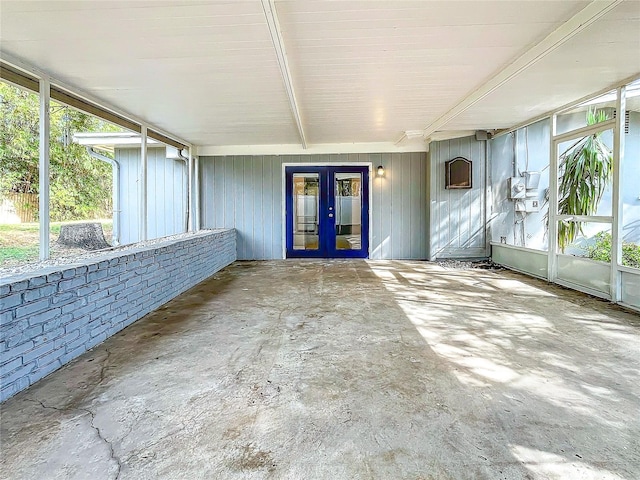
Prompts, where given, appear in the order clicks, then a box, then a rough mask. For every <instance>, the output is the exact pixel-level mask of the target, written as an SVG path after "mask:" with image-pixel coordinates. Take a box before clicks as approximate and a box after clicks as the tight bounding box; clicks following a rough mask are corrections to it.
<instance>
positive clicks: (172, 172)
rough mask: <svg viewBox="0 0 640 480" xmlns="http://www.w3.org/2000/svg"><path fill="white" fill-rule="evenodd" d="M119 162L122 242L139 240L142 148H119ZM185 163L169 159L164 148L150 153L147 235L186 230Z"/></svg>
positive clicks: (153, 235) (167, 233) (151, 237)
mask: <svg viewBox="0 0 640 480" xmlns="http://www.w3.org/2000/svg"><path fill="white" fill-rule="evenodd" d="M116 160H117V161H118V162H119V163H120V243H121V244H123V245H124V244H127V243H133V242H138V241H140V149H139V148H127V149H117V150H116ZM185 175H186V165H185V162H183V161H181V160H173V159H170V158H166V149H165V148H150V149H149V150H148V152H147V215H148V219H149V221H148V224H147V237H148V239H153V238H160V237H165V236H167V235H174V234H177V233H183V232H185V231H186V218H187V217H186V210H187V204H186V195H187V191H186V188H187V178H186V176H185Z"/></svg>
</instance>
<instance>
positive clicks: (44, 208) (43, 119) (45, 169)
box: [38, 77, 51, 260]
mask: <svg viewBox="0 0 640 480" xmlns="http://www.w3.org/2000/svg"><path fill="white" fill-rule="evenodd" d="M50 104H51V88H50V83H49V77H43V78H41V79H40V119H39V123H40V145H39V159H38V172H39V175H38V177H39V195H38V211H39V216H40V260H46V259H47V258H49V255H50V251H49V225H50V218H49V155H50V148H49V139H50V136H51V122H50V115H49V111H50Z"/></svg>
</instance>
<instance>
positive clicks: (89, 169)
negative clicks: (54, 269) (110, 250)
mask: <svg viewBox="0 0 640 480" xmlns="http://www.w3.org/2000/svg"><path fill="white" fill-rule="evenodd" d="M38 110H39V102H38V96H37V95H35V94H33V93H31V92H27V91H25V90H22V89H20V88H18V87H14V86H12V85H9V84H7V83H4V82H0V126H1V131H0V196H1V195H3V194H4V193H6V192H19V193H36V194H37V193H38V189H39V184H38V181H39V175H38V143H39V138H38V130H39V124H38V118H39V112H38ZM50 115H51V141H50V177H49V179H50V185H51V187H50V188H51V190H50V194H51V202H50V211H51V219H52V220H54V221H64V220H80V219H88V218H96V217H99V216H105V215H109V214H110V213H109V211H110V209H111V185H112V172H111V166H110V165H108V164H106V163H104V162H101V161H98V160H95V159H93V158H92V157H91V156H90V155H89V154H88V153H87V152H86V150H85V148H84V147H82V146H80V145H77V144H75V143H73V142H72V138H73V134H74V133H76V132H114V131H119V128H118V127H116V126H114V125H112V124H110V123H107V122H104V121H102V120H100V119H98V118H96V117H93V116H91V115H87V114H85V113H82V112H80V111H78V110H75V109H73V108H70V107H67V106H64V105H61V104H57V103H55V102H52V103H51V112H50Z"/></svg>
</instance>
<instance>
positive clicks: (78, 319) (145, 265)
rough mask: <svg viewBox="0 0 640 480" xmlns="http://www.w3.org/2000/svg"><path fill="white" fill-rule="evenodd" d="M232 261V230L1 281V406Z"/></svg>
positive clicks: (112, 254) (127, 251)
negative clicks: (3, 402) (2, 402)
mask: <svg viewBox="0 0 640 480" xmlns="http://www.w3.org/2000/svg"><path fill="white" fill-rule="evenodd" d="M235 259H236V233H235V230H233V229H229V230H215V231H205V232H199V233H197V234H195V235H193V236H191V237H189V238H186V239H185V238H182V239H174V240H167V241H164V242H158V243H155V244H152V245H149V246H147V247H133V248H130V249H125V250H119V251H112V252H109V253H106V254H104V255H100V256H97V257H93V258H91V259H87V260H83V261H80V262H78V263H74V264H73V265H67V266H60V267H48V268H46V269H43V270H39V271H37V272H32V273H31V274H29V275H28V276H27V275H21V276H14V277H9V278H8V279H6V280H1V281H0V401H4V400H6V399H7V398H9V397H11V396H13V395H15V394H16V393H18V392H19V391H21V390H23V389H25V388H27V387H28V386H29V385H31V384H33V383H34V382H36V381H37V380H39V379H41V378H43V377H44V376H46V375H48V374H49V373H51V372H53V371H54V370H56V369H58V368H60V367H61V366H62V365H64V364H65V363H67V362H69V361H71V360H72V359H74V358H75V357H77V356H79V355H80V354H82V353H83V352H85V351H86V350H88V349H90V348H92V347H94V346H95V345H97V344H99V343H101V342H103V341H104V340H105V339H107V338H108V337H110V336H111V335H113V334H115V333H116V332H118V331H120V330H122V329H123V328H125V327H126V326H128V325H130V324H131V323H133V322H135V321H136V320H138V319H140V318H141V317H143V316H144V315H146V314H147V313H149V312H151V311H153V310H155V309H156V308H158V307H160V306H161V305H163V304H164V303H166V302H168V301H169V300H171V299H172V298H174V297H176V296H177V295H179V294H180V293H182V292H184V291H185V290H187V289H189V288H191V287H193V286H194V285H196V284H197V283H199V282H201V281H203V280H205V279H206V278H208V277H210V276H211V275H213V274H214V273H215V272H217V271H218V270H220V269H222V268H224V267H225V266H227V265H229V264H230V263H232V262H233V261H235Z"/></svg>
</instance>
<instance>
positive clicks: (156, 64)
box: [0, 1, 299, 145]
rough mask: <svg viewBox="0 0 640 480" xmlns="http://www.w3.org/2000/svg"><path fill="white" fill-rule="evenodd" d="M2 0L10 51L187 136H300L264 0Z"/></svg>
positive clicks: (217, 140) (218, 139)
mask: <svg viewBox="0 0 640 480" xmlns="http://www.w3.org/2000/svg"><path fill="white" fill-rule="evenodd" d="M0 6H1V13H0V18H1V22H2V23H1V27H2V28H1V30H0V32H1V37H0V39H1V42H2V43H1V46H2V51H3V52H6V53H9V54H13V55H15V56H16V57H19V58H21V59H24V60H25V61H27V62H29V63H30V64H33V65H35V66H37V67H38V68H40V69H42V70H44V71H47V72H48V73H50V74H51V75H52V76H54V77H55V78H57V79H59V80H61V81H63V82H65V83H67V84H69V85H73V86H77V87H78V88H80V89H82V90H83V91H85V92H87V93H89V94H92V95H95V96H96V97H98V98H100V99H103V100H105V101H106V102H109V103H110V104H112V105H114V106H116V107H118V108H121V109H123V110H125V111H128V112H131V113H132V114H134V115H137V116H139V117H142V118H144V119H146V120H147V121H149V122H150V123H153V124H155V125H157V126H159V127H161V128H163V129H165V130H167V131H169V132H172V133H174V134H175V135H178V136H180V137H182V138H184V139H185V140H187V141H190V142H192V143H194V144H206V145H208V144H213V145H225V144H246V143H296V142H298V141H299V137H298V134H297V131H296V128H295V125H294V124H293V123H292V115H291V110H290V108H289V105H288V103H287V97H286V93H285V90H284V87H283V84H282V79H281V75H280V70H279V68H278V64H277V59H276V56H275V53H274V49H273V44H272V42H271V37H270V35H269V31H268V29H267V26H266V19H265V17H264V13H263V11H262V6H261V4H260V2H256V1H251V2H238V1H229V2H188V1H152V2H139V1H132V2H112V1H85V2H80V1H72V2H59V1H46V2H17V1H2V3H1V4H0Z"/></svg>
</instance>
